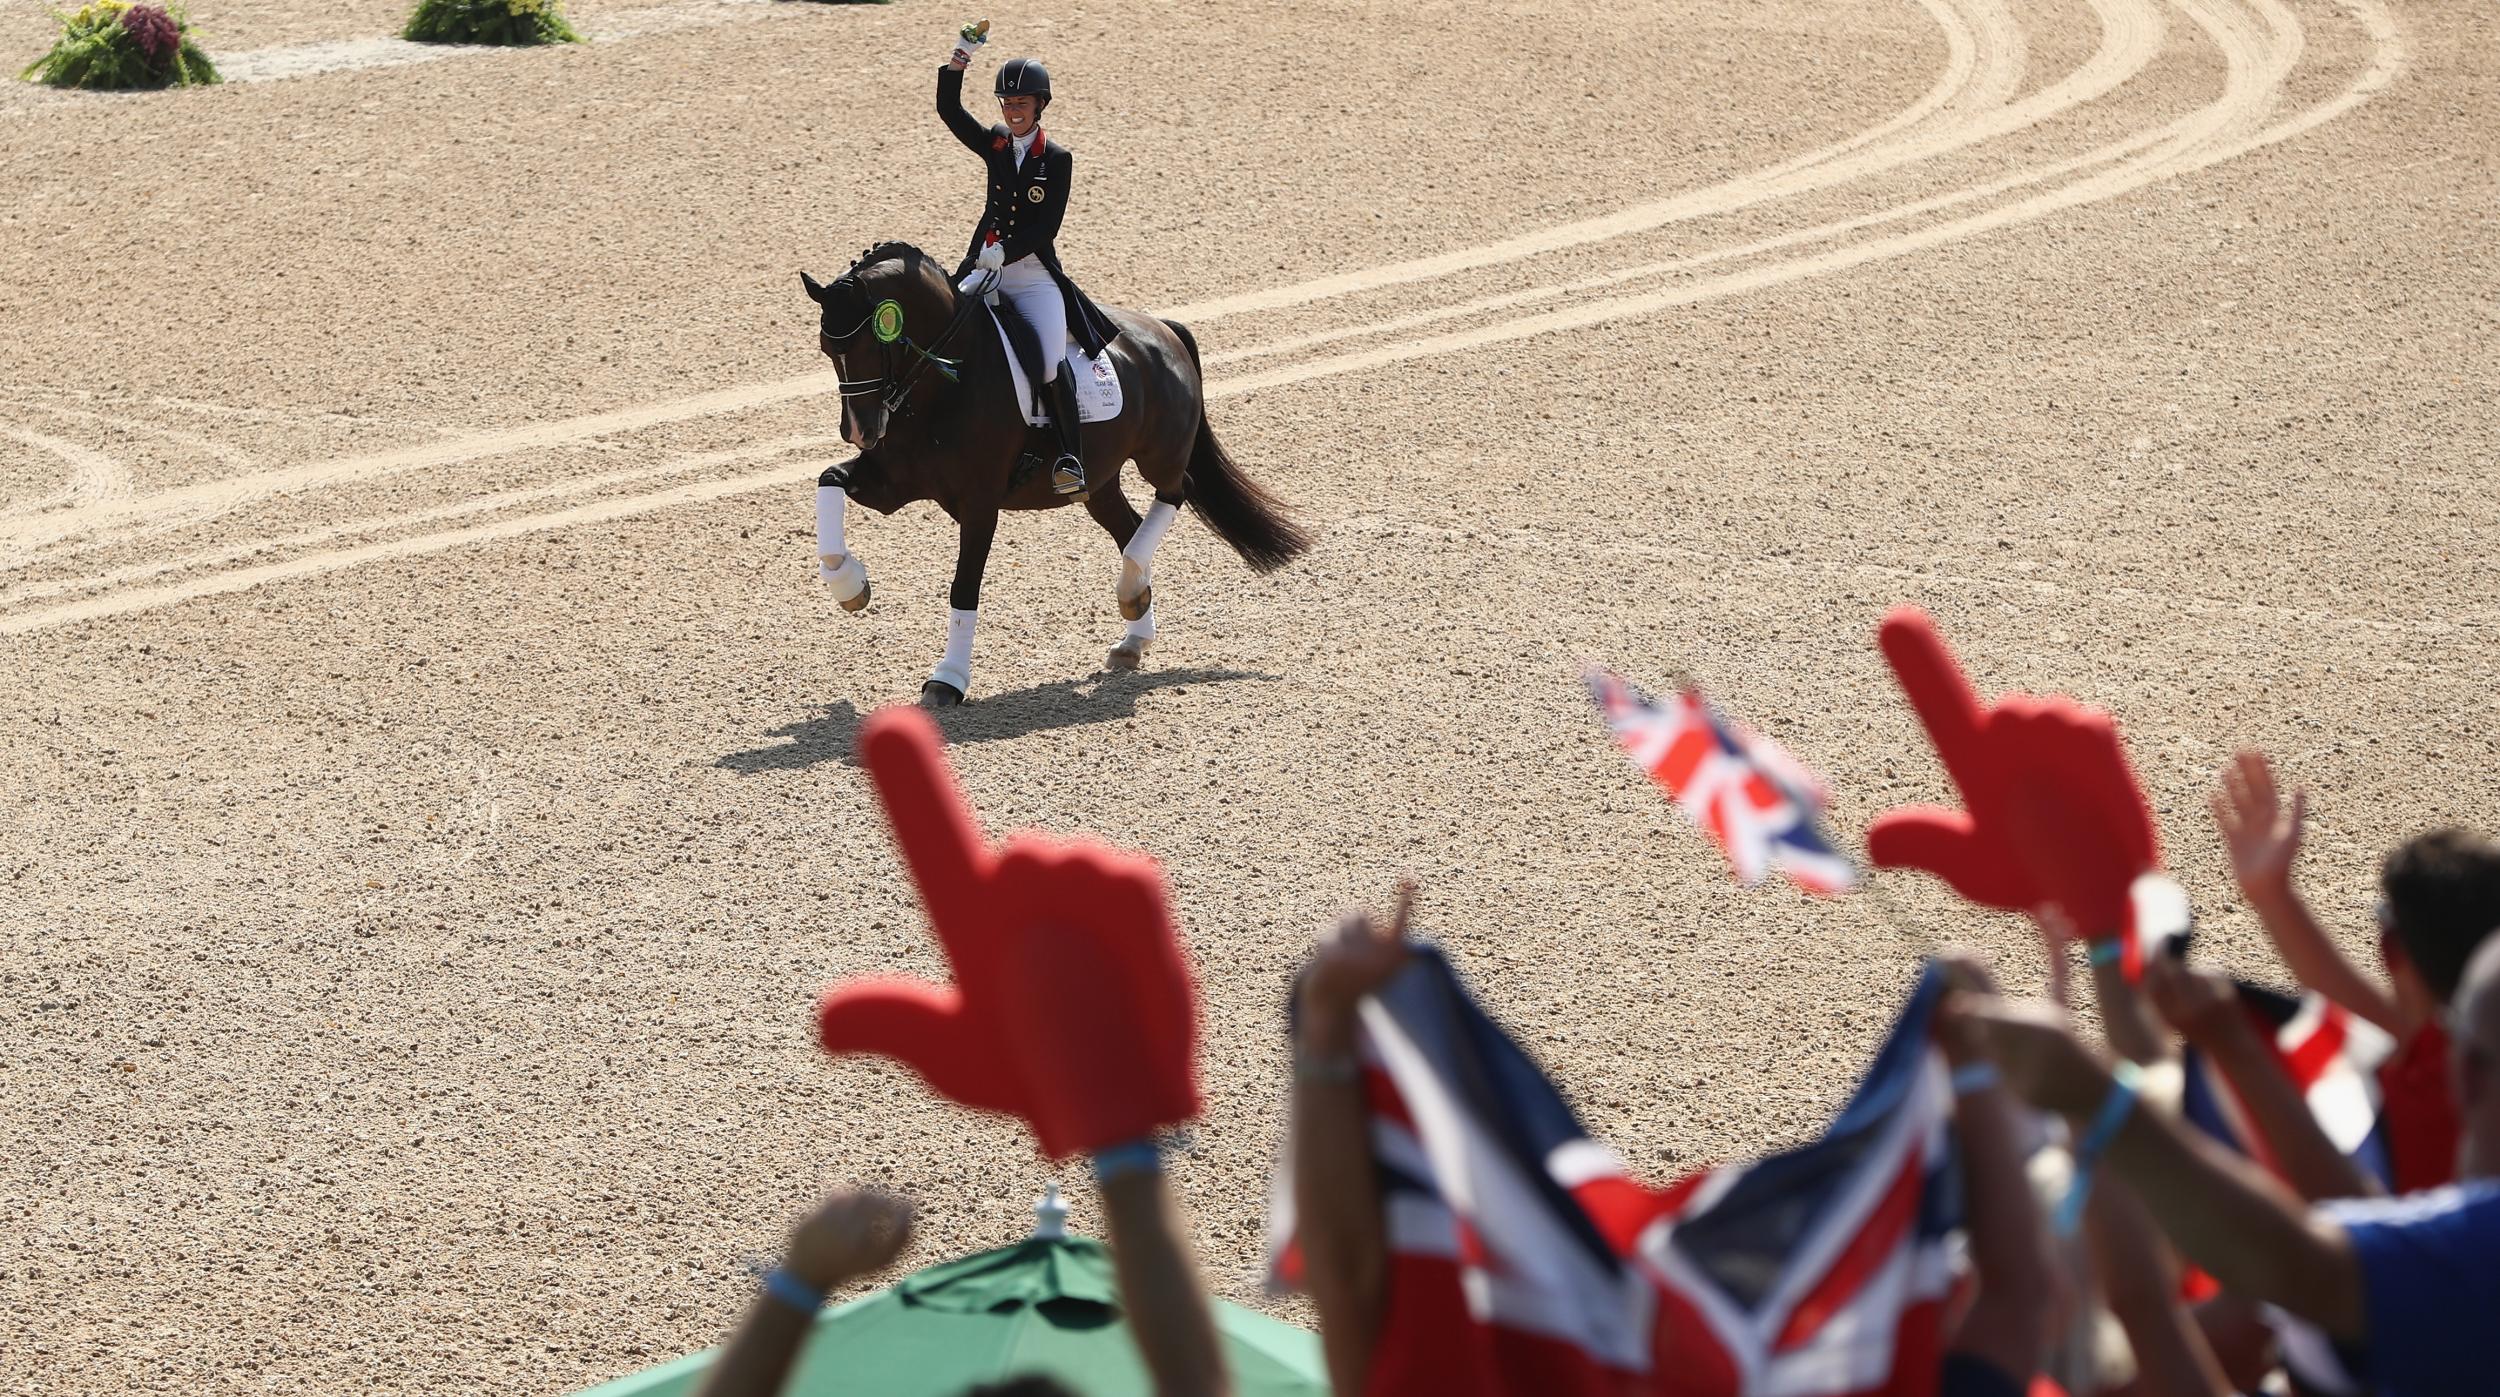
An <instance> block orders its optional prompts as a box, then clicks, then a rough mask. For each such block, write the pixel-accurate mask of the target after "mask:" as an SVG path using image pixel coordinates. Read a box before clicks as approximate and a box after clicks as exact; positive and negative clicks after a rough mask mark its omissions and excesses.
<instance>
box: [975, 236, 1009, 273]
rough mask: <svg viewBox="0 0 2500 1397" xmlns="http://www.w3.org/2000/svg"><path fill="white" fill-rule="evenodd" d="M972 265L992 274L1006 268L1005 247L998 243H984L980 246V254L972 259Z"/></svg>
mask: <svg viewBox="0 0 2500 1397" xmlns="http://www.w3.org/2000/svg"><path fill="white" fill-rule="evenodd" d="M972 265H974V266H976V267H979V268H982V269H983V270H985V271H992V272H994V271H997V270H999V269H1000V268H1002V267H1004V266H1006V265H1007V248H1006V245H1005V244H1003V243H998V242H986V243H983V244H981V253H980V255H979V256H977V257H975V258H973V259H972Z"/></svg>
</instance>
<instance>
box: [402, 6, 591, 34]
mask: <svg viewBox="0 0 2500 1397" xmlns="http://www.w3.org/2000/svg"><path fill="white" fill-rule="evenodd" d="M400 37H401V38H405V39H414V40H416V41H417V42H418V43H421V44H578V43H580V42H581V41H582V36H581V34H580V33H579V32H578V31H576V30H575V29H574V28H573V26H572V25H570V24H567V23H565V20H564V13H563V11H561V10H559V9H557V8H556V0H417V12H416V13H415V14H413V15H410V16H409V17H408V27H407V28H406V29H404V30H401V31H400Z"/></svg>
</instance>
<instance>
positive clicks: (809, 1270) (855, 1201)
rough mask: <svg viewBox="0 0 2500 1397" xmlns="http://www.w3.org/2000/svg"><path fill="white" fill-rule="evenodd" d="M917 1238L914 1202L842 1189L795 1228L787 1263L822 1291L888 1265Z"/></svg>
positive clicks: (801, 1276)
mask: <svg viewBox="0 0 2500 1397" xmlns="http://www.w3.org/2000/svg"><path fill="white" fill-rule="evenodd" d="M910 1240H911V1204H909V1203H906V1202H904V1201H903V1200H902V1199H900V1198H896V1197H894V1196H892V1195H890V1194H884V1193H837V1194H835V1195H833V1196H832V1197H831V1198H828V1199H826V1200H825V1201H824V1202H823V1203H821V1204H818V1205H817V1208H816V1211H814V1212H812V1213H809V1214H808V1215H807V1216H806V1217H804V1218H802V1219H800V1220H799V1225H798V1226H797V1227H794V1228H792V1229H791V1230H790V1252H789V1255H787V1256H786V1257H784V1258H783V1259H782V1265H783V1266H785V1267H787V1268H788V1269H789V1271H790V1272H791V1274H793V1275H795V1276H797V1277H798V1278H799V1279H800V1280H803V1281H805V1282H807V1283H808V1284H809V1285H811V1286H814V1287H815V1288H816V1289H817V1290H819V1291H827V1290H831V1289H833V1288H834V1287H835V1286H837V1285H840V1284H842V1283H843V1282H845V1281H848V1280H853V1279H856V1278H858V1277H860V1276H865V1275H867V1274H869V1273H870V1272H872V1271H882V1270H884V1269H885V1268H886V1266H887V1265H889V1264H890V1263H891V1262H892V1261H893V1260H894V1258H895V1257H897V1256H900V1255H901V1254H902V1251H903V1244H904V1243H906V1242H909V1241H910Z"/></svg>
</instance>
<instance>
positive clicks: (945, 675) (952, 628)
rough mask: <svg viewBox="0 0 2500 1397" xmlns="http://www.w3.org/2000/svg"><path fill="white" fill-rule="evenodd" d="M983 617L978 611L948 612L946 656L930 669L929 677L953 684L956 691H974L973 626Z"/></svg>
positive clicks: (949, 609)
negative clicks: (935, 666) (934, 667)
mask: <svg viewBox="0 0 2500 1397" xmlns="http://www.w3.org/2000/svg"><path fill="white" fill-rule="evenodd" d="M980 619H981V613H980V612H978V611H957V610H955V609H953V608H952V607H950V608H948V609H947V612H946V657H945V658H944V659H941V660H939V661H938V663H937V668H936V669H933V670H930V671H929V677H930V678H931V679H934V680H937V681H938V682H939V683H941V684H952V685H954V686H955V692H957V693H959V694H969V693H971V692H972V628H973V626H974V625H975V624H976V623H977V622H978V621H979V620H980Z"/></svg>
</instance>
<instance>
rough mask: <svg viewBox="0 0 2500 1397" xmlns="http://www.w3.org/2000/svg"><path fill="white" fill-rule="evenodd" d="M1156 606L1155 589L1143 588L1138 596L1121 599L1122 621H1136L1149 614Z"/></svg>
mask: <svg viewBox="0 0 2500 1397" xmlns="http://www.w3.org/2000/svg"><path fill="white" fill-rule="evenodd" d="M1154 604H1155V589H1154V588H1152V587H1146V588H1141V589H1140V590H1139V591H1138V593H1137V595H1136V596H1133V597H1122V598H1120V619H1121V620H1123V621H1134V620H1136V619H1137V618H1138V617H1140V616H1143V615H1145V614H1146V613H1147V612H1149V611H1152V610H1154Z"/></svg>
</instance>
